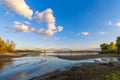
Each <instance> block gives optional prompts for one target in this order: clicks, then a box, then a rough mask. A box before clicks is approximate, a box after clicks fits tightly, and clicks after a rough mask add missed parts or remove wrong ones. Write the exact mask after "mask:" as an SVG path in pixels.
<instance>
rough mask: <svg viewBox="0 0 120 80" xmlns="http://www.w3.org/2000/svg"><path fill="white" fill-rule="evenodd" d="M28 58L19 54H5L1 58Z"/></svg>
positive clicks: (0, 55)
mask: <svg viewBox="0 0 120 80" xmlns="http://www.w3.org/2000/svg"><path fill="white" fill-rule="evenodd" d="M23 56H26V55H25V54H19V53H5V54H0V58H16V57H23Z"/></svg>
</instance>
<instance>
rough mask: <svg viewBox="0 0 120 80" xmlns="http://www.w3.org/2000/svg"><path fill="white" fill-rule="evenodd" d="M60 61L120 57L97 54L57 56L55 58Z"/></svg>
mask: <svg viewBox="0 0 120 80" xmlns="http://www.w3.org/2000/svg"><path fill="white" fill-rule="evenodd" d="M56 57H58V58H61V59H68V60H82V59H89V58H100V57H120V55H115V54H97V55H59V56H56Z"/></svg>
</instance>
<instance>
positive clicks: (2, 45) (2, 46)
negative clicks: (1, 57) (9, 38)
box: [0, 37, 7, 53]
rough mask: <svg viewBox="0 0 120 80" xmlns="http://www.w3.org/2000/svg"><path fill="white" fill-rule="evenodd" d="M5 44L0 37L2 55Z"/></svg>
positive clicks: (4, 50)
mask: <svg viewBox="0 0 120 80" xmlns="http://www.w3.org/2000/svg"><path fill="white" fill-rule="evenodd" d="M6 51H7V50H6V43H5V42H4V40H2V38H1V37H0V52H1V53H4V52H6Z"/></svg>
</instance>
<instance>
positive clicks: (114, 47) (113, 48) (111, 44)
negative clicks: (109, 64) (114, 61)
mask: <svg viewBox="0 0 120 80" xmlns="http://www.w3.org/2000/svg"><path fill="white" fill-rule="evenodd" d="M116 49H117V47H116V44H115V43H114V42H111V43H110V45H109V50H110V51H115V50H116Z"/></svg>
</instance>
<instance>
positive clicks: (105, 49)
mask: <svg viewBox="0 0 120 80" xmlns="http://www.w3.org/2000/svg"><path fill="white" fill-rule="evenodd" d="M100 48H101V52H100V53H120V37H117V39H116V43H114V42H111V43H110V44H108V43H103V44H101V45H100Z"/></svg>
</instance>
